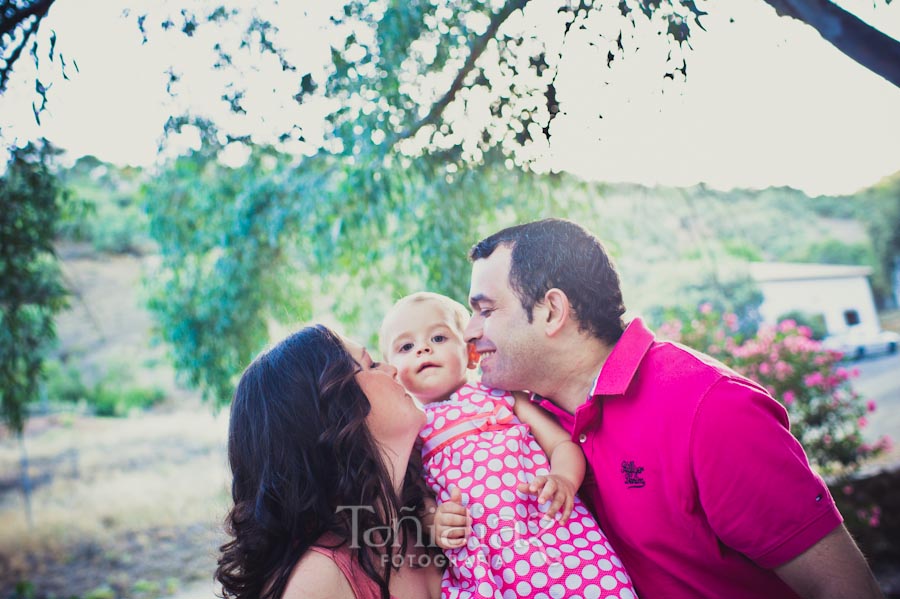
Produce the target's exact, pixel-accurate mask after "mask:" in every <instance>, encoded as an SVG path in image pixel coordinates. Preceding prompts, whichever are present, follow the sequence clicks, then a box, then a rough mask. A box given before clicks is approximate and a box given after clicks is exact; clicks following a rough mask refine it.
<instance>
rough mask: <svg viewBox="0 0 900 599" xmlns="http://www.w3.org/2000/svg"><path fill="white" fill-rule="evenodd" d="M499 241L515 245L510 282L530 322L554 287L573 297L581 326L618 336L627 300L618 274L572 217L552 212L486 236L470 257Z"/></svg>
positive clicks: (608, 338) (610, 338) (611, 338)
mask: <svg viewBox="0 0 900 599" xmlns="http://www.w3.org/2000/svg"><path fill="white" fill-rule="evenodd" d="M499 246H506V247H509V248H511V249H512V261H511V264H510V268H509V286H510V287H511V288H512V290H513V292H514V293H515V294H516V296H517V297H518V298H519V301H521V302H522V307H523V308H524V309H525V312H526V313H527V314H528V322H531V321H532V319H533V318H534V306H535V304H537V303H538V302H541V301H543V299H544V294H545V293H547V291H548V290H549V289H552V288H554V287H555V288H557V289H560V290H562V291H563V292H564V293H565V294H566V296H567V297H568V298H569V303H570V304H571V306H572V309H573V310H574V311H575V317H576V319H577V321H578V328H579V330H581V331H585V330H586V331H588V332H589V333H590V334H592V335H593V336H594V337H597V338H598V339H600V340H602V341H603V342H605V343H608V344H613V343H615V342H616V341H618V340H619V337H621V336H622V332H623V331H624V330H625V324H624V322H623V321H622V314H624V313H625V304H624V303H623V301H622V290H621V288H620V286H619V275H618V273H616V269H615V266H614V265H613V263H612V261H611V260H610V258H609V256H608V255H607V253H606V250H605V249H604V248H603V244H601V243H600V240H599V239H597V238H596V237H594V236H593V235H591V234H590V233H589V232H588V231H586V230H585V229H583V228H582V227H580V226H579V225H576V224H575V223H573V222H571V221H567V220H563V219H558V218H548V219H545V220H539V221H536V222H532V223H526V224H524V225H517V226H515V227H509V228H508V229H503V230H502V231H499V232H497V233H494V234H493V235H491V236H490V237H486V238H485V239H483V240H481V241H479V242H478V243H476V244H475V245H474V246H473V247H472V250H471V251H470V252H469V259H470V260H472V261H473V262H474V261H475V260H480V259H482V258H487V257H488V256H490V255H491V254H493V253H494V250H495V249H497V247H499Z"/></svg>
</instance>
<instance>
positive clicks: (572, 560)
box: [563, 549, 581, 570]
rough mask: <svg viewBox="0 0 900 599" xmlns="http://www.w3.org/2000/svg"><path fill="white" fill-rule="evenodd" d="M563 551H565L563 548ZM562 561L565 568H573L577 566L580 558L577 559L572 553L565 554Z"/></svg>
mask: <svg viewBox="0 0 900 599" xmlns="http://www.w3.org/2000/svg"><path fill="white" fill-rule="evenodd" d="M563 551H565V549H564V550H563ZM563 563H564V564H565V565H566V568H568V569H570V570H574V569H575V568H577V567H578V565H579V564H581V560H579V559H578V558H577V557H575V556H574V555H567V556H566V557H565V559H564V560H563Z"/></svg>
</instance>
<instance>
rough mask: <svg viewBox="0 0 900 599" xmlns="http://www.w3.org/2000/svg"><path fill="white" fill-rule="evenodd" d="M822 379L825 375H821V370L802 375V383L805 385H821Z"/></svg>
mask: <svg viewBox="0 0 900 599" xmlns="http://www.w3.org/2000/svg"><path fill="white" fill-rule="evenodd" d="M824 380H825V377H823V376H822V373H821V372H814V373H812V374H808V375H806V376H805V377H803V383H804V384H805V385H806V386H807V387H815V386H816V385H821V384H822V382H823V381H824Z"/></svg>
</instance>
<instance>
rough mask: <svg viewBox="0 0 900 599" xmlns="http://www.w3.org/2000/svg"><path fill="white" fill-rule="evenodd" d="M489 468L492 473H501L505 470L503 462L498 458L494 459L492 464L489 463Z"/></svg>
mask: <svg viewBox="0 0 900 599" xmlns="http://www.w3.org/2000/svg"><path fill="white" fill-rule="evenodd" d="M487 467H488V468H490V470H491V471H492V472H500V471H501V470H503V462H501V461H500V460H498V459H497V458H494V459H492V460H491V461H490V462H488V464H487Z"/></svg>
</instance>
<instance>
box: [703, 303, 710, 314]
mask: <svg viewBox="0 0 900 599" xmlns="http://www.w3.org/2000/svg"><path fill="white" fill-rule="evenodd" d="M710 312H712V304H711V303H709V302H703V303H702V304H700V314H709V313H710Z"/></svg>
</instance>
